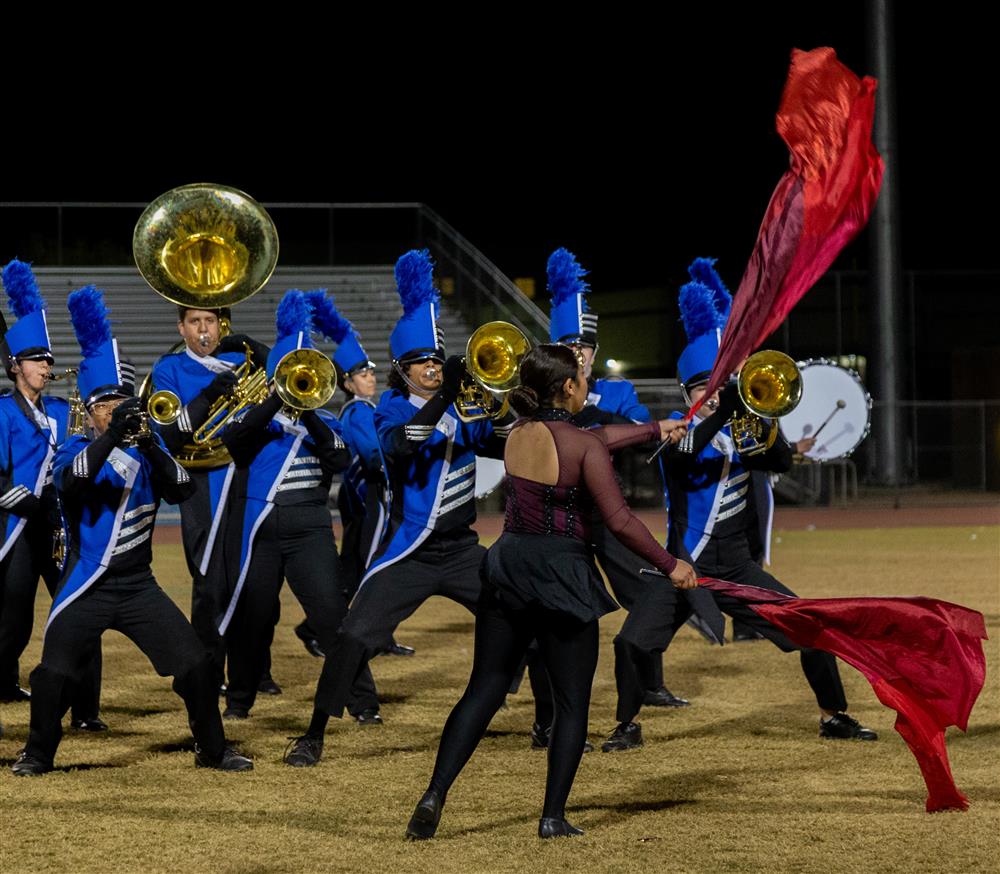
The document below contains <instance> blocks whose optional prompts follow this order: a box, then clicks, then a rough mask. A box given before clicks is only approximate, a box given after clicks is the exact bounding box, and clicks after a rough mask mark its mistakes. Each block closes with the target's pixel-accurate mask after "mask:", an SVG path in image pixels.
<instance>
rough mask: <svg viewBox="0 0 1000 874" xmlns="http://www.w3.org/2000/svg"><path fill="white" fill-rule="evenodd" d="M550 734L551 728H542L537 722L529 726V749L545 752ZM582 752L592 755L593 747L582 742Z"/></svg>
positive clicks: (587, 742)
mask: <svg viewBox="0 0 1000 874" xmlns="http://www.w3.org/2000/svg"><path fill="white" fill-rule="evenodd" d="M551 734H552V726H551V725H548V726H546V727H545V728H542V727H541V726H540V725H539V724H538V723H537V722H536V723H535V724H534V725H532V726H531V748H532V749H533V750H547V749H548V748H549V736H550V735H551ZM583 751H584V752H585V753H592V752H593V751H594V745H593V744H592V743H591V742H590V741H589V740H585V741H584V742H583Z"/></svg>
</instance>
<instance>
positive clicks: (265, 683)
mask: <svg viewBox="0 0 1000 874" xmlns="http://www.w3.org/2000/svg"><path fill="white" fill-rule="evenodd" d="M257 691H258V692H263V693H264V694H265V695H280V694H281V686H279V685H278V684H277V683H275V682H274V677H272V676H271V675H270V674H265V675H264V676H263V677H261V678H260V682H259V683H258V684H257Z"/></svg>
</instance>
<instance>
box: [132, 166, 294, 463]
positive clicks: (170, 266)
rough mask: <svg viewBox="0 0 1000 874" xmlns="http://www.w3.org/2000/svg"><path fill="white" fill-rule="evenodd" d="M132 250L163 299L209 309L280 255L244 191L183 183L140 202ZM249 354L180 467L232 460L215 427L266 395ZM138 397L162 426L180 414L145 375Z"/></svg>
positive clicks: (267, 273)
mask: <svg viewBox="0 0 1000 874" xmlns="http://www.w3.org/2000/svg"><path fill="white" fill-rule="evenodd" d="M132 252H133V255H134V256H135V263H136V266H137V267H138V268H139V272H140V273H141V274H142V275H143V278H144V279H145V280H146V282H148V283H149V285H150V287H151V288H152V289H153V291H155V292H156V293H157V294H159V295H160V296H161V297H164V298H166V299H167V300H169V301H171V302H173V303H176V304H179V305H181V306H186V307H190V308H193V309H205V310H214V309H219V308H221V307H228V306H233V305H235V304H237V303H239V302H240V301H242V300H246V299H247V298H248V297H251V296H252V295H254V294H256V293H257V292H258V291H260V289H261V288H263V287H264V285H265V284H266V283H267V281H268V279H270V277H271V274H272V273H273V272H274V267H275V265H276V264H277V261H278V232H277V230H276V229H275V227H274V222H273V221H272V220H271V217H270V216H269V215H268V214H267V212H266V210H265V209H264V208H263V207H262V206H261V205H260V204H259V203H257V202H256V201H255V200H254V199H253V198H252V197H250V196H249V195H248V194H244V193H243V192H242V191H238V190H237V189H235V188H229V187H228V186H225V185H210V184H205V183H198V184H195V185H182V186H181V187H179V188H174V189H172V190H170V191H168V192H166V193H165V194H162V195H160V196H159V197H158V198H156V200H154V201H153V202H152V203H150V204H149V206H147V207H146V209H145V211H144V212H143V214H142V215H141V216H140V217H139V221H138V222H137V223H136V226H135V231H134V232H133V235H132ZM221 322H222V324H221V326H220V327H221V330H220V334H221V335H222V336H225V335H226V334H228V333H229V322H228V320H227V319H222V320H221ZM179 345H180V346H183V344H179ZM176 348H177V347H175V348H174V349H171V351H175V350H176ZM247 355H248V361H247V363H245V364H243V365H240V367H239V368H237V370H236V375H237V378H238V382H237V384H236V387H235V389H234V391H233V392H232V393H231V395H230V396H229V397H225V398H220V400H219V401H217V402H216V404H214V405H213V407H212V411H211V412H210V414H209V418H208V420H207V421H206V423H205V425H203V426H202V427H201V428H199V429H198V431H196V432H195V434H194V435H193V437H192V441H191V443H189V444H187V445H186V446H185V447H184V449H183V451H182V452H181V453H180V454H179V455H178V457H177V460H178V461H179V462H180V464H182V465H183V466H184V467H187V468H211V467H219V466H220V465H223V464H228V463H229V462H230V461H231V460H232V459H231V458H230V455H229V451H228V450H227V449H226V447H225V445H224V444H223V442H222V440H221V438H219V436H218V435H219V433H220V432H221V430H222V429H223V428H224V427H225V426H226V425H227V424H228V423H229V422H230V421H231V420H232V418H233V417H234V416H235V415H236V414H237V413H239V412H240V411H241V410H244V409H245V408H246V407H247V406H249V405H251V404H256V403H260V401H261V400H263V399H264V398H265V397H266V396H267V377H266V375H265V374H264V371H263V370H261V369H254V368H252V367H251V366H250V365H249V348H248V349H247ZM140 397H143V398H145V399H146V409H147V410H148V411H149V414H150V416H151V417H152V418H153V420H154V421H155V422H158V423H159V424H161V425H164V424H170V423H171V422H173V421H174V420H175V419H176V418H177V416H178V415H179V414H180V411H181V406H182V405H181V403H180V399H179V398H178V397H177V396H176V395H174V394H173V392H161V391H156V387H155V386H153V385H152V384H151V380H150V376H147V377H146V379H145V380H144V381H143V384H142V388H141V389H140Z"/></svg>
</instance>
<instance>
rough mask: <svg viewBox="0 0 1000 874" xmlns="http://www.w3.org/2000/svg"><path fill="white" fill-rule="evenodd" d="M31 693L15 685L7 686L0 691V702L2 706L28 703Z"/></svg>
mask: <svg viewBox="0 0 1000 874" xmlns="http://www.w3.org/2000/svg"><path fill="white" fill-rule="evenodd" d="M30 700H31V693H30V692H29V691H28V690H27V689H22V688H21V687H20V686H19V685H18V684H17V683H15V684H14V685H13V686H7V687H5V688H4V689H3V690H2V691H0V701H2V702H4V704H18V703H20V702H21V701H30Z"/></svg>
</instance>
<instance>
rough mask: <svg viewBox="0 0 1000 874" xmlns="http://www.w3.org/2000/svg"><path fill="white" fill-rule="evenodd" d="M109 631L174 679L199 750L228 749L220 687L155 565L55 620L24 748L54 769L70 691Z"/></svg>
mask: <svg viewBox="0 0 1000 874" xmlns="http://www.w3.org/2000/svg"><path fill="white" fill-rule="evenodd" d="M108 629H113V630H115V631H119V632H121V633H122V634H124V635H125V636H126V637H127V638H129V639H130V640H131V641H132V642H133V643H135V644H136V646H138V647H139V649H141V650H142V651H143V653H145V655H146V656H147V657H148V658H149V660H150V662H152V664H153V668H154V669H155V670H156V672H157V673H158V674H159V675H160V676H161V677H166V676H172V677H173V678H174V682H173V688H174V691H175V692H176V693H177V694H178V695H180V696H181V698H183V699H184V704H185V705H186V707H187V712H188V721H189V724H190V726H191V732H192V734H193V735H194V739H195V741H196V743H197V744H198V746H199V747H200V748H201V749H202V750H203V751H204V752H205V753H206V754H207V755H209V756H211V757H213V758H216V757H218V756H220V755H221V754H222V751H223V748H224V747H225V735H224V733H223V730H222V719H221V717H220V716H219V703H218V689H217V688H216V687H215V685H214V683H213V679H212V671H211V667H210V665H209V659H208V656H207V654H206V652H205V648H204V646H202V644H201V641H200V640H199V639H198V635H196V634H195V633H194V629H193V628H192V627H191V625H190V623H189V622H188V621H187V619H186V618H185V617H184V614H183V613H182V612H181V611H180V609H178V607H177V605H176V604H174V602H173V601H171V600H170V598H168V597H167V595H166V593H165V592H164V591H163V590H162V589H161V588H160V587H159V586H158V585H157V584H156V580H155V579H154V578H153V575H152V574H151V573H150V571H149V568H144V569H142V570H141V571H138V572H135V573H131V574H129V575H128V576H114V575H112V574H106V575H105V576H103V577H102V578H101V579H99V580H98V581H97V582H96V583H95V584H94V585H93V587H92V588H90V589H89V590H87V591H86V592H84V594H83V595H81V596H80V597H79V598H77V599H76V600H75V601H72V602H71V603H70V604H68V605H67V606H66V607H64V608H63V609H62V610H61V611H60V613H59V614H58V615H57V616H56V617H55V618H54V619H53V620H52V621H51V622H50V624H49V627H48V629H47V630H46V632H45V643H44V645H43V647H42V662H41V664H40V665H39V666H38V667H37V668H35V670H33V671H32V672H31V689H32V696H31V729H30V732H29V734H28V743H27V746H26V750H27V752H28V754H29V755H32V756H35V757H37V758H39V759H41V760H42V761H44V762H47V763H49V764H51V762H52V760H53V758H54V757H55V753H56V749H57V747H58V746H59V741H60V739H61V738H62V725H61V721H62V717H63V716H64V714H65V713H66V710H67V708H68V706H69V697H68V693H69V690H70V688H71V685H72V683H73V682H75V681H77V680H78V679H79V677H80V676H81V674H82V673H83V671H84V669H85V668H86V665H87V663H88V662H89V661H90V659H92V658H93V655H94V652H95V650H96V649H97V647H98V646H99V645H100V640H101V635H102V634H103V633H104V632H105V631H107V630H108Z"/></svg>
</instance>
